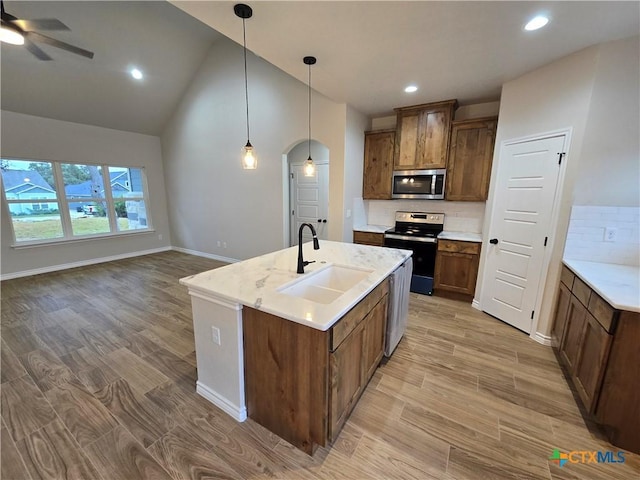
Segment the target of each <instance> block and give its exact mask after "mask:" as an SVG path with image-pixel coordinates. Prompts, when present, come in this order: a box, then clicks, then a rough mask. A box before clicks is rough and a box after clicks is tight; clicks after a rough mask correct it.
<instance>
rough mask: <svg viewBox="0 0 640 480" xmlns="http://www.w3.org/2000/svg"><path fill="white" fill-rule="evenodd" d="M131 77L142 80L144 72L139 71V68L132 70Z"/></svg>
mask: <svg viewBox="0 0 640 480" xmlns="http://www.w3.org/2000/svg"><path fill="white" fill-rule="evenodd" d="M131 76H132V77H133V78H135V79H136V80H142V77H143V75H142V72H141V71H140V70H138V69H137V68H132V69H131Z"/></svg>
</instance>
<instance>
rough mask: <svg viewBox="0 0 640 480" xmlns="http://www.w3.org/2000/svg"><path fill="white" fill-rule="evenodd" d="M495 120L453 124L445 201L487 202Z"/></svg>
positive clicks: (496, 122)
mask: <svg viewBox="0 0 640 480" xmlns="http://www.w3.org/2000/svg"><path fill="white" fill-rule="evenodd" d="M497 124H498V121H497V119H495V118H490V119H481V120H467V121H461V122H453V126H452V128H451V143H450V147H449V161H448V165H447V188H446V199H447V200H455V201H470V202H481V201H485V200H486V199H487V195H488V193H489V179H490V177H491V164H492V162H493V147H494V143H495V131H496V126H497Z"/></svg>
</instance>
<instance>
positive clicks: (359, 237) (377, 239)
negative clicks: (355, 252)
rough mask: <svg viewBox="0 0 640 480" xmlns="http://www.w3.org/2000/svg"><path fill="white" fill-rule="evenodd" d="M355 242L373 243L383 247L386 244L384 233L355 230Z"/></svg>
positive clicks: (361, 243)
mask: <svg viewBox="0 0 640 480" xmlns="http://www.w3.org/2000/svg"><path fill="white" fill-rule="evenodd" d="M353 243H358V244H360V245H373V246H374V247H382V246H383V245H384V233H375V232H359V231H357V230H354V231H353Z"/></svg>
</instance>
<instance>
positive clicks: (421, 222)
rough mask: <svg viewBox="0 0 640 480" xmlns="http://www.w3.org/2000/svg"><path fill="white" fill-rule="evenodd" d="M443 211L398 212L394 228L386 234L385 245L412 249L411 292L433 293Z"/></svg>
mask: <svg viewBox="0 0 640 480" xmlns="http://www.w3.org/2000/svg"><path fill="white" fill-rule="evenodd" d="M443 229H444V213H425V212H396V223H395V227H393V228H390V229H389V230H387V231H386V232H385V233H384V246H385V247H394V248H404V249H405V250H412V251H413V275H412V277H411V291H412V292H416V293H424V294H427V295H431V294H432V293H433V273H434V270H435V266H436V250H437V248H438V238H437V237H438V234H439V233H440V232H442V230H443Z"/></svg>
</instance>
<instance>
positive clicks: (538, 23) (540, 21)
mask: <svg viewBox="0 0 640 480" xmlns="http://www.w3.org/2000/svg"><path fill="white" fill-rule="evenodd" d="M547 23H549V19H548V18H547V17H545V16H544V15H538V16H537V17H533V18H532V19H531V20H529V22H528V23H527V24H526V25H525V26H524V29H525V30H527V31H529V32H531V31H533V30H538V29H539V28H542V27H544V26H545V25H546V24H547Z"/></svg>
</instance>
